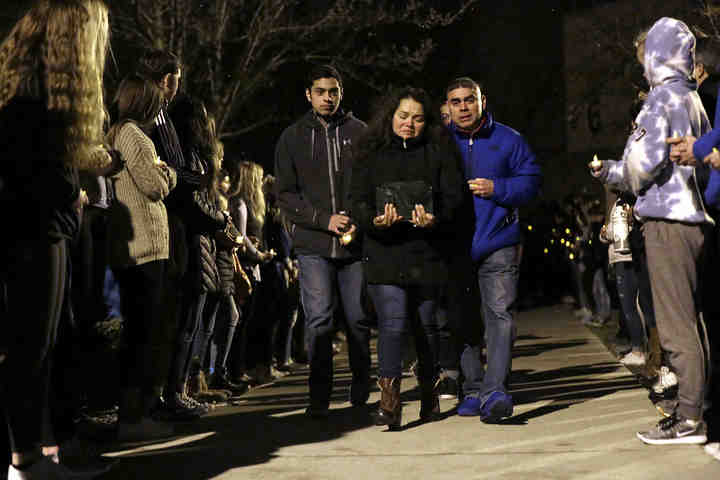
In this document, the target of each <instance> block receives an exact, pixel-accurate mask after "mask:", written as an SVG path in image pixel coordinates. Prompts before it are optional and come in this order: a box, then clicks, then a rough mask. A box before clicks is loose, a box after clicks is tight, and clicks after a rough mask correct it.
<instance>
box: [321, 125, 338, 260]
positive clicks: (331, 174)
mask: <svg viewBox="0 0 720 480" xmlns="http://www.w3.org/2000/svg"><path fill="white" fill-rule="evenodd" d="M323 126H324V127H325V148H326V149H327V154H328V175H329V177H330V202H331V206H332V213H331V214H332V215H334V214H335V212H336V211H337V204H336V201H335V172H334V171H333V164H334V163H335V162H334V161H333V150H332V148H331V146H330V130H329V128H328V127H329V125H323ZM337 245H338V244H337V238H335V237H332V247H331V250H330V257H332V258H334V257H336V256H337V254H338V253H337Z"/></svg>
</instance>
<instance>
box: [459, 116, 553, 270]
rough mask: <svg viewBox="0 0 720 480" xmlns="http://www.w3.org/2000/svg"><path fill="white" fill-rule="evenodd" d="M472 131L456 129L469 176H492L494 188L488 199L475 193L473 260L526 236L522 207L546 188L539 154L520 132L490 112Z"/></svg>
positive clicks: (466, 177) (465, 171)
mask: <svg viewBox="0 0 720 480" xmlns="http://www.w3.org/2000/svg"><path fill="white" fill-rule="evenodd" d="M483 115H484V123H483V124H482V126H481V127H480V128H478V129H477V130H475V131H474V132H472V133H467V132H463V131H461V130H459V129H458V128H457V126H456V125H452V127H451V129H452V132H453V134H454V137H455V141H456V143H457V145H458V148H459V149H460V152H461V153H462V157H463V172H464V174H465V179H466V180H470V179H474V178H487V179H489V180H492V181H493V184H494V193H493V194H492V196H490V197H488V198H481V197H478V196H475V195H473V206H474V210H475V232H474V234H473V240H472V249H471V254H472V259H473V260H474V261H476V262H477V261H480V260H482V259H484V258H485V257H487V256H488V255H490V254H491V253H493V252H495V251H496V250H499V249H501V248H503V247H508V246H511V245H516V244H518V243H520V241H521V240H522V235H521V232H520V223H519V219H518V212H517V209H518V207H520V206H522V205H524V204H526V203H528V202H530V201H531V200H533V199H534V198H535V197H536V196H537V195H538V193H539V191H540V183H541V180H542V175H541V172H540V166H539V165H538V164H537V163H536V162H535V154H533V152H532V151H531V150H530V147H529V146H528V144H527V142H526V141H525V139H524V138H523V137H522V135H520V134H519V133H518V132H516V131H515V130H513V129H512V128H510V127H507V126H505V125H503V124H502V123H500V122H496V121H494V120H493V118H492V115H490V113H489V112H487V111H486V112H485V113H484V114H483Z"/></svg>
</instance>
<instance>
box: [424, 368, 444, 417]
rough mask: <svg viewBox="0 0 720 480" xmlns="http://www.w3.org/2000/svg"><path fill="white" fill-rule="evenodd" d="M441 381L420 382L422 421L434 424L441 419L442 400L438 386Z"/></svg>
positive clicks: (434, 379)
mask: <svg viewBox="0 0 720 480" xmlns="http://www.w3.org/2000/svg"><path fill="white" fill-rule="evenodd" d="M439 384H440V380H439V379H436V378H433V379H432V380H421V381H420V420H422V421H423V422H434V421H435V420H438V419H439V418H440V398H439V395H438V386H439Z"/></svg>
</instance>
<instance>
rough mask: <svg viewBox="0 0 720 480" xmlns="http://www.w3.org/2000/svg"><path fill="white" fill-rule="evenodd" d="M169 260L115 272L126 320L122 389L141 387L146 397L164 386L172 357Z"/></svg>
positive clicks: (156, 392)
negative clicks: (168, 318)
mask: <svg viewBox="0 0 720 480" xmlns="http://www.w3.org/2000/svg"><path fill="white" fill-rule="evenodd" d="M166 271H167V261H166V260H155V261H152V262H148V263H144V264H142V265H138V266H134V267H130V268H123V269H115V270H113V273H114V274H115V277H116V278H117V280H118V283H119V284H120V305H121V309H122V314H123V319H124V320H125V327H124V334H125V347H124V349H123V355H122V362H123V366H122V372H123V373H122V378H121V380H120V382H121V386H122V387H125V388H140V389H142V390H143V393H144V394H146V395H152V394H159V392H160V389H161V387H162V386H163V385H164V384H165V379H166V375H167V370H166V369H165V368H164V367H162V368H161V367H159V366H161V365H166V364H167V359H166V358H165V357H166V356H169V355H170V352H169V351H168V349H167V347H166V346H165V345H166V343H167V342H166V341H165V337H166V336H167V335H166V333H165V330H166V327H165V325H164V323H165V316H164V315H163V309H164V306H163V303H162V302H163V299H164V288H165V284H164V281H165V279H166V277H167V273H166Z"/></svg>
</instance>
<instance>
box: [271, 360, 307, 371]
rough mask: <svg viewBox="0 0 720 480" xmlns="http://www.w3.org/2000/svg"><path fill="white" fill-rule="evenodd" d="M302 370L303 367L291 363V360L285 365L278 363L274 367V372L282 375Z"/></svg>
mask: <svg viewBox="0 0 720 480" xmlns="http://www.w3.org/2000/svg"><path fill="white" fill-rule="evenodd" d="M303 368H305V365H300V364H298V363H295V362H293V361H292V360H290V361H289V362H286V363H278V364H277V365H276V366H275V369H276V370H278V371H279V372H284V373H295V372H297V371H298V370H302V369H303Z"/></svg>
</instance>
